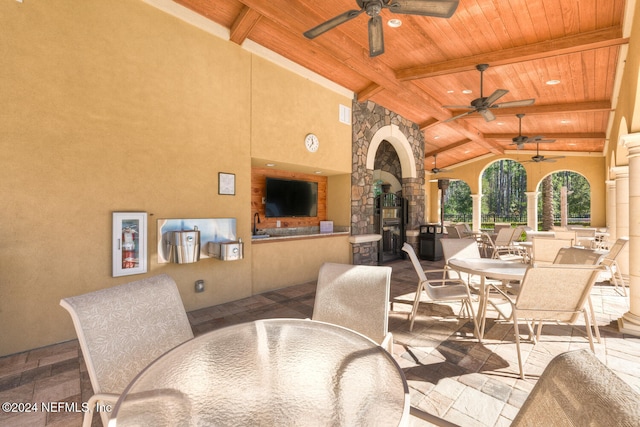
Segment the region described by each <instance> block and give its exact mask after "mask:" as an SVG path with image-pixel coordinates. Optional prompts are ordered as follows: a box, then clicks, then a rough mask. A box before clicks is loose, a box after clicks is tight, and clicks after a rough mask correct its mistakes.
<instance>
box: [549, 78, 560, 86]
mask: <svg viewBox="0 0 640 427" xmlns="http://www.w3.org/2000/svg"><path fill="white" fill-rule="evenodd" d="M547 84H548V85H549V86H553V85H558V84H560V80H555V79H554V80H548V81H547Z"/></svg>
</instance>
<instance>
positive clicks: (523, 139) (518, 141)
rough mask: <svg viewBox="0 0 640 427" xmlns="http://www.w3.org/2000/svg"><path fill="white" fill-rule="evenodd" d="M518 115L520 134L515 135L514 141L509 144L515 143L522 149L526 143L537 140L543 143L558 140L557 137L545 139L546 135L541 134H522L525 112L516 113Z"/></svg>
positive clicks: (536, 141)
mask: <svg viewBox="0 0 640 427" xmlns="http://www.w3.org/2000/svg"><path fill="white" fill-rule="evenodd" d="M516 117H517V118H518V121H519V123H520V124H519V126H518V136H515V137H513V138H512V139H511V140H512V141H513V142H512V143H511V144H509V145H515V146H517V147H518V150H522V148H523V147H524V144H528V143H530V142H535V143H540V142H542V143H543V144H550V143H552V142H556V140H555V139H544V136H541V135H536V136H533V137H528V136H524V135H522V118H523V117H524V114H522V113H519V114H516Z"/></svg>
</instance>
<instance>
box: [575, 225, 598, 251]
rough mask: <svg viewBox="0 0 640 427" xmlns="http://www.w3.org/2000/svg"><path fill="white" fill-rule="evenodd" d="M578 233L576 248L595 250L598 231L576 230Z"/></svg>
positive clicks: (593, 229) (590, 229)
mask: <svg viewBox="0 0 640 427" xmlns="http://www.w3.org/2000/svg"><path fill="white" fill-rule="evenodd" d="M573 231H574V232H575V233H576V246H582V247H583V248H594V247H595V245H596V229H595V228H574V229H573Z"/></svg>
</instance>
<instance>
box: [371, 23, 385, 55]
mask: <svg viewBox="0 0 640 427" xmlns="http://www.w3.org/2000/svg"><path fill="white" fill-rule="evenodd" d="M383 53H384V34H383V32H382V17H381V16H380V15H377V16H374V17H372V18H371V19H369V56H370V57H372V58H373V57H374V56H378V55H382V54H383Z"/></svg>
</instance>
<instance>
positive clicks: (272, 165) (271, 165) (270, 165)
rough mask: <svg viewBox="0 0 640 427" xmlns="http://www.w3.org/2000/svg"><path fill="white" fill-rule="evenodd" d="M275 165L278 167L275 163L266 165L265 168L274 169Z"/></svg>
mask: <svg viewBox="0 0 640 427" xmlns="http://www.w3.org/2000/svg"><path fill="white" fill-rule="evenodd" d="M275 165H276V164H275V163H266V164H265V166H267V167H270V168H272V167H274V166H275Z"/></svg>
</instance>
